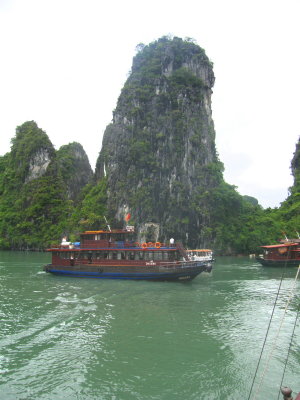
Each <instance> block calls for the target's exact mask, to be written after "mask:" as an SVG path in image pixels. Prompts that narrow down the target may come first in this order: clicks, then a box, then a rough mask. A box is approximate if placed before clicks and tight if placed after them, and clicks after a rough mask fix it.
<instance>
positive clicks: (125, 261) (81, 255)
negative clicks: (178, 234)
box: [44, 226, 211, 281]
mask: <svg viewBox="0 0 300 400" xmlns="http://www.w3.org/2000/svg"><path fill="white" fill-rule="evenodd" d="M133 234H134V227H132V226H127V227H126V229H114V230H107V231H104V230H99V231H86V232H84V233H82V234H81V240H80V242H78V243H74V244H73V243H69V242H67V241H66V240H63V241H62V243H61V244H60V245H59V246H56V247H53V248H50V249H47V251H49V252H51V253H52V262H51V264H47V265H46V266H45V267H44V270H45V271H46V272H50V273H52V274H55V275H64V276H71V277H86V278H100V279H131V280H154V281H189V280H192V279H194V278H195V277H196V276H197V275H199V274H200V273H201V272H210V271H211V264H210V262H208V261H207V260H191V259H190V258H189V256H188V254H187V252H186V250H185V249H184V248H183V246H182V244H181V243H174V241H170V242H171V243H169V244H168V245H167V244H165V243H160V242H156V243H152V242H148V243H146V242H145V243H142V244H141V243H138V242H135V241H134V240H133Z"/></svg>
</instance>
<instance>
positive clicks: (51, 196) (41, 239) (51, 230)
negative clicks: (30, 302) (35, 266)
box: [0, 121, 92, 249]
mask: <svg viewBox="0 0 300 400" xmlns="http://www.w3.org/2000/svg"><path fill="white" fill-rule="evenodd" d="M91 174H92V171H91V167H90V165H89V162H88V160H87V156H86V154H85V152H84V150H83V148H82V147H81V145H79V144H76V143H72V144H70V145H68V146H63V147H62V149H60V151H59V152H56V151H55V149H54V147H53V145H52V143H51V141H50V140H49V138H48V135H47V134H46V132H44V131H43V130H42V129H40V128H39V127H38V126H37V124H36V123H35V122H34V121H28V122H25V123H24V124H23V125H21V126H18V127H17V129H16V136H15V137H14V138H13V139H12V148H11V152H10V153H7V154H6V155H5V156H4V157H0V216H1V218H0V248H13V249H24V248H26V249H27V248H29V249H32V248H35V249H40V248H43V247H44V246H45V245H46V243H48V244H49V243H50V242H51V241H52V240H57V238H60V237H61V235H62V233H63V232H64V231H66V230H67V229H68V226H69V225H70V219H71V218H70V217H71V215H72V212H73V211H74V209H73V207H72V205H73V204H72V202H71V201H70V200H74V199H77V197H78V195H79V193H80V191H81V189H82V188H83V186H85V185H86V183H87V181H88V179H89V178H90V177H91Z"/></svg>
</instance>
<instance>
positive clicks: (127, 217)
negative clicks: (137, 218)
mask: <svg viewBox="0 0 300 400" xmlns="http://www.w3.org/2000/svg"><path fill="white" fill-rule="evenodd" d="M130 218H131V215H130V213H128V214H126V216H125V221H126V222H128V221H129V220H130Z"/></svg>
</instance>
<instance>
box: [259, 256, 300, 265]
mask: <svg viewBox="0 0 300 400" xmlns="http://www.w3.org/2000/svg"><path fill="white" fill-rule="evenodd" d="M256 261H258V262H259V263H260V264H261V265H263V266H264V267H298V266H299V265H300V260H291V259H290V260H270V259H269V260H268V259H265V258H262V257H256Z"/></svg>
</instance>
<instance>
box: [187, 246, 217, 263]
mask: <svg viewBox="0 0 300 400" xmlns="http://www.w3.org/2000/svg"><path fill="white" fill-rule="evenodd" d="M186 252H187V254H188V257H189V259H190V260H192V261H207V262H210V263H212V262H213V261H215V260H214V257H213V251H212V250H211V249H196V250H187V251H186Z"/></svg>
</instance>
